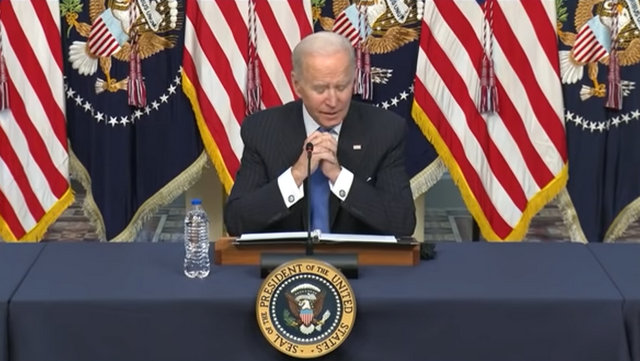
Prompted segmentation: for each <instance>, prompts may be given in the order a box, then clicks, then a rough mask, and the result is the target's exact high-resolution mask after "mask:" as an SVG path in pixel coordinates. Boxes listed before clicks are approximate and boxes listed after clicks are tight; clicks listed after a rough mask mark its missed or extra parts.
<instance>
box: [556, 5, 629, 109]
mask: <svg viewBox="0 0 640 361" xmlns="http://www.w3.org/2000/svg"><path fill="white" fill-rule="evenodd" d="M565 10H566V9H565ZM559 13H560V12H559ZM616 13H617V15H618V18H617V20H616V21H617V24H618V26H617V29H618V30H617V36H616V38H615V39H611V33H612V24H614V23H615V22H614V21H613V18H614V15H615V14H616ZM574 25H575V29H576V33H573V32H569V31H566V32H565V31H562V27H563V22H562V21H560V20H559V21H558V24H557V27H558V30H557V32H558V37H559V39H560V41H562V43H563V44H565V45H567V46H570V47H571V50H569V51H567V50H564V51H560V73H561V77H562V83H564V84H574V83H576V82H578V81H579V80H582V78H583V76H584V67H585V65H586V68H587V76H588V77H589V79H590V80H591V83H592V84H593V87H589V86H586V85H583V86H582V89H581V90H580V98H581V99H582V100H586V99H588V98H590V97H591V96H596V97H600V98H602V97H605V95H606V84H604V83H600V82H599V81H598V63H602V64H603V65H606V66H608V65H609V55H610V53H611V50H612V48H611V47H612V46H615V49H616V54H617V59H618V64H620V66H629V65H633V64H636V63H638V62H639V61H640V36H639V34H640V32H639V29H640V6H639V5H638V3H637V1H635V0H634V1H631V2H629V1H627V0H617V1H614V0H579V1H578V4H577V5H576V11H575V16H574ZM614 40H615V43H614ZM612 44H613V45H612ZM621 83H622V91H623V94H624V95H628V94H629V93H630V91H631V89H633V86H634V84H633V83H632V82H629V81H625V80H622V82H621Z"/></svg>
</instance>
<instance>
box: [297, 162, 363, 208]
mask: <svg viewBox="0 0 640 361" xmlns="http://www.w3.org/2000/svg"><path fill="white" fill-rule="evenodd" d="M292 178H293V176H292ZM351 184H353V173H351V171H349V170H348V169H347V168H345V167H342V170H341V171H340V174H338V178H336V182H335V183H334V184H331V182H329V189H331V193H333V194H335V195H336V197H338V198H340V200H341V201H344V200H345V199H347V196H348V195H349V190H350V189H351Z"/></svg>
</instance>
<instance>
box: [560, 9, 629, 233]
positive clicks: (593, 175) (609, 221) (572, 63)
mask: <svg viewBox="0 0 640 361" xmlns="http://www.w3.org/2000/svg"><path fill="white" fill-rule="evenodd" d="M611 3H612V2H611V1H599V2H598V1H596V2H594V1H577V0H564V1H560V2H558V25H559V30H558V35H559V39H560V42H559V44H560V45H559V46H560V63H561V76H562V81H563V92H564V99H565V109H566V110H565V124H566V131H567V146H568V151H569V182H568V185H567V188H568V191H569V195H570V198H571V201H572V202H573V205H574V207H575V211H576V212H577V216H578V218H579V220H580V226H581V228H582V231H583V233H584V235H585V236H586V239H587V240H588V241H590V242H601V241H612V240H616V239H618V238H620V237H621V236H622V235H623V233H624V231H625V229H626V228H627V227H628V225H629V224H630V223H632V222H634V221H635V220H636V219H637V217H638V214H640V213H639V211H640V203H639V202H640V198H639V197H640V171H638V166H639V165H640V147H639V146H638V139H640V93H639V89H638V85H637V84H636V83H637V82H638V81H639V80H640V67H639V66H638V62H640V36H639V35H638V34H639V30H640V7H639V5H638V3H637V1H627V0H619V1H618V6H617V7H612V6H611ZM612 24H618V26H617V27H613V26H612ZM612 29H617V30H616V31H615V32H612ZM612 52H613V54H614V56H615V55H617V57H616V58H615V59H617V60H618V64H619V72H617V71H616V69H615V67H610V66H609V65H610V54H611V53H612ZM617 75H619V79H620V81H621V82H620V85H621V87H622V91H621V92H622V107H621V109H619V110H617V109H610V108H607V107H606V106H605V105H606V104H607V97H608V96H610V95H613V94H612V93H610V91H611V88H612V87H611V85H610V84H609V81H608V79H609V76H614V78H613V79H615V76H617Z"/></svg>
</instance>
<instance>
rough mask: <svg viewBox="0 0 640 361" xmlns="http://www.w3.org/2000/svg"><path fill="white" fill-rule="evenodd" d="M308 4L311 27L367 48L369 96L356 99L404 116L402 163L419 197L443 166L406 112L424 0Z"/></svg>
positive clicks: (336, 0)
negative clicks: (404, 129)
mask: <svg viewBox="0 0 640 361" xmlns="http://www.w3.org/2000/svg"><path fill="white" fill-rule="evenodd" d="M312 3H313V21H314V28H315V30H316V31H321V30H327V31H334V32H337V33H339V34H342V35H344V36H345V37H347V38H349V39H350V40H351V41H352V44H353V45H356V46H357V44H358V42H359V41H358V40H361V41H363V42H364V44H366V45H365V46H366V49H364V50H365V51H366V52H368V53H369V56H370V66H371V69H370V71H371V72H370V74H371V82H372V84H371V97H370V99H361V100H363V101H365V102H370V103H372V104H375V105H376V106H378V107H381V108H384V109H388V110H391V111H393V112H395V113H397V114H399V115H400V116H402V117H403V118H404V119H406V120H407V135H406V143H405V162H406V163H405V166H406V170H407V174H408V175H409V176H410V178H411V190H412V192H413V196H414V198H417V197H419V196H420V195H421V194H423V193H424V192H426V191H427V190H428V189H429V188H430V187H431V186H432V185H433V184H435V183H436V182H437V181H438V180H439V179H440V177H441V175H442V173H443V172H444V171H445V167H444V166H443V164H442V162H441V161H440V160H439V158H438V155H437V153H436V152H435V149H434V148H433V146H432V145H431V144H430V143H429V141H428V140H427V138H426V137H425V135H424V133H423V132H422V130H421V129H420V128H419V127H418V124H417V123H416V122H415V121H414V120H413V118H412V116H411V105H412V103H413V96H414V94H413V93H414V91H413V78H414V76H415V67H416V59H417V54H418V45H419V37H420V24H421V18H422V12H423V8H422V3H423V2H422V1H416V0H385V1H364V0H362V1H360V0H358V1H354V0H351V1H349V0H317V1H316V0H314V1H312ZM359 11H361V12H362V13H363V14H364V17H363V18H362V17H359V16H361V15H359V14H358V12H359ZM363 20H364V24H362V22H363ZM358 29H360V31H358ZM356 34H359V35H360V37H359V38H360V39H358V37H356ZM358 96H359V95H357V97H358Z"/></svg>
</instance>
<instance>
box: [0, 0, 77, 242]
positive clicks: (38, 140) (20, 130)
mask: <svg viewBox="0 0 640 361" xmlns="http://www.w3.org/2000/svg"><path fill="white" fill-rule="evenodd" d="M59 14H60V12H59V6H58V1H57V0H56V1H48V0H47V1H45V0H31V1H26V0H4V1H0V23H1V26H2V27H1V29H0V32H1V33H2V37H1V39H0V108H1V109H0V238H2V239H4V240H6V241H36V240H40V239H41V238H42V236H43V235H44V233H45V232H46V230H47V227H48V226H49V225H51V224H52V223H53V222H54V221H55V220H56V218H57V217H58V216H59V215H60V214H62V212H63V211H64V210H65V208H66V207H67V206H68V205H69V204H71V203H72V202H73V194H72V193H71V190H70V188H69V156H68V151H67V132H66V129H65V118H64V117H65V103H64V89H63V73H62V69H63V66H62V52H61V46H60V17H59Z"/></svg>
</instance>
